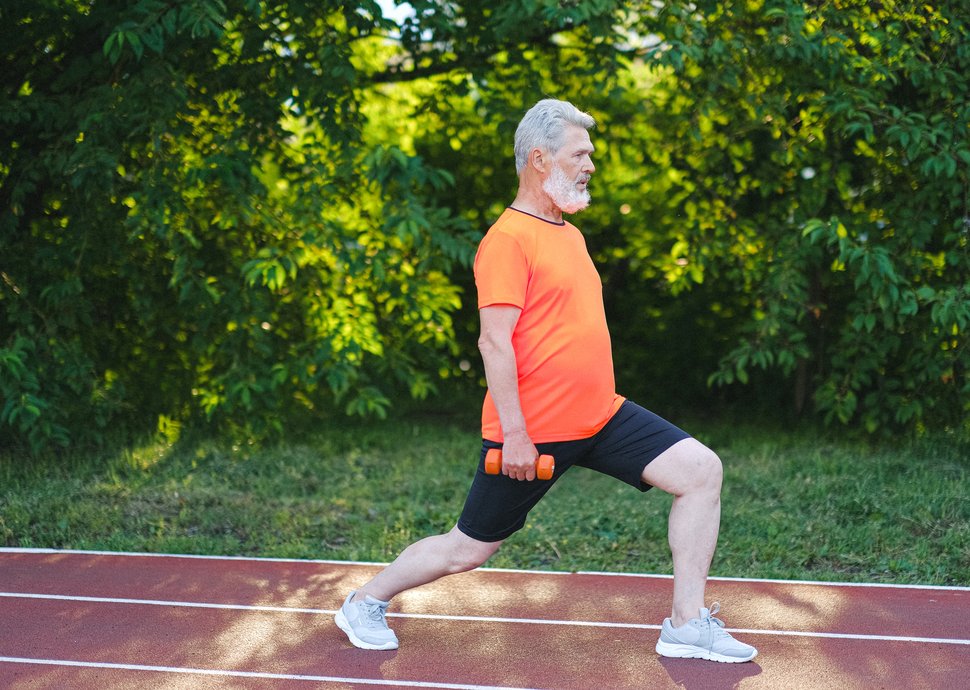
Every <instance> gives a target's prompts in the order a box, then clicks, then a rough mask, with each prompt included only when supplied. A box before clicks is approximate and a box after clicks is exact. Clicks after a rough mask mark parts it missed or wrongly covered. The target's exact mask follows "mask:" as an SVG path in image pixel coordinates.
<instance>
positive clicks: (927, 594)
mask: <svg viewBox="0 0 970 690" xmlns="http://www.w3.org/2000/svg"><path fill="white" fill-rule="evenodd" d="M378 567H379V566H378V565H375V564H363V563H345V562H333V561H296V560H276V559H243V558H220V557H189V556H169V555H146V554H114V553H100V552H82V551H52V550H30V549H0V688H3V689H7V688H10V689H17V690H22V689H27V688H30V689H35V688H58V689H60V688H68V689H71V690H87V689H97V690H114V689H116V688H126V689H127V688H151V689H153V690H154V689H156V688H158V689H164V690H169V689H176V688H178V689H182V688H193V689H194V688H243V689H250V688H260V689H263V688H282V689H284V690H296V689H298V688H299V689H303V688H321V689H326V690H331V689H338V688H339V689H347V688H354V689H361V690H363V689H372V688H375V687H377V688H400V689H402V690H403V689H405V688H408V689H410V688H439V689H453V690H462V689H464V690H492V689H495V688H520V689H521V688H524V689H529V690H574V689H575V690H624V689H626V688H691V689H693V690H702V689H707V688H714V689H721V688H725V689H726V688H745V689H747V688H771V689H772V690H774V689H776V688H826V689H831V688H835V689H839V690H842V689H846V690H852V689H854V688H860V689H862V688H864V689H865V690H870V689H873V688H887V689H888V688H892V689H896V688H905V689H907V690H908V689H918V688H941V689H946V690H957V689H958V688H970V639H968V638H970V623H968V621H970V587H913V586H880V585H835V584H828V583H808V582H785V581H765V580H742V579H730V578H715V579H712V580H711V582H710V584H709V586H708V593H709V600H710V601H714V600H719V601H720V602H721V603H722V605H723V611H722V617H723V618H724V619H725V622H726V623H727V625H728V629H729V630H732V631H733V632H736V633H737V635H738V636H739V637H741V638H742V639H743V640H745V641H747V642H750V643H752V644H754V645H755V646H756V647H758V649H759V652H760V653H759V655H758V657H757V658H756V659H755V660H754V662H750V663H746V664H716V663H712V662H706V661H698V660H680V659H676V660H675V659H661V658H660V657H658V656H657V655H656V653H655V652H654V651H653V645H654V643H655V642H656V638H657V635H658V634H659V633H658V624H659V623H660V622H661V621H662V619H663V618H664V616H665V615H669V612H668V608H669V599H670V593H671V588H672V581H671V580H670V578H668V577H663V576H650V575H611V574H606V573H574V574H564V573H549V572H527V571H511V570H492V569H482V570H478V571H475V572H472V573H465V574H462V575H456V576H453V577H451V578H446V579H444V580H441V581H439V582H437V583H435V584H432V585H428V586H426V587H423V588H420V589H417V590H413V591H411V592H408V593H405V594H403V595H401V596H400V597H398V598H397V600H396V601H395V605H394V607H393V608H392V611H393V613H392V614H391V616H390V617H389V618H390V623H391V625H392V627H394V629H395V630H396V632H397V634H398V636H399V637H400V639H401V648H400V649H399V650H397V651H393V652H367V651H363V650H359V649H356V648H354V647H352V646H351V645H350V644H349V643H348V642H347V640H346V638H345V637H344V635H343V633H341V632H340V630H338V629H337V627H336V626H335V625H334V623H333V614H334V613H335V612H336V609H337V608H338V607H339V606H340V604H341V603H342V600H343V598H344V596H345V595H346V593H347V592H348V591H349V590H351V589H353V588H354V587H355V586H357V585H359V584H361V583H362V582H364V581H365V580H366V579H368V578H369V577H370V575H371V574H373V573H374V572H376V570H377V569H378Z"/></svg>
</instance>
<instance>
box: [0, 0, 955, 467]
mask: <svg viewBox="0 0 970 690" xmlns="http://www.w3.org/2000/svg"><path fill="white" fill-rule="evenodd" d="M410 6H411V7H412V8H413V14H411V15H409V16H408V17H407V18H406V19H404V20H403V21H402V22H401V23H400V25H398V24H395V23H393V22H391V21H389V20H387V19H385V18H384V17H383V16H382V14H381V9H380V7H379V6H378V5H377V3H375V2H364V3H355V4H353V5H349V4H346V3H338V2H332V1H324V2H314V3H306V2H284V3H267V2H262V1H260V0H189V1H186V2H180V3H168V2H162V1H161V0H138V1H137V2H130V3H119V2H107V3H76V2H62V1H60V0H43V1H41V2H36V3H6V4H4V6H3V7H2V8H0V40H2V41H3V44H4V45H5V46H7V47H8V56H7V58H6V61H5V63H4V64H5V69H4V70H3V71H2V74H0V392H2V395H3V399H2V403H3V404H2V407H0V432H2V433H3V434H4V435H5V436H6V437H7V438H9V440H10V442H12V443H18V444H21V445H26V446H29V447H31V448H33V449H35V450H40V449H42V448H43V447H44V446H46V445H49V444H53V445H68V444H70V443H78V442H87V441H92V442H97V441H99V440H103V438H104V437H105V435H106V434H107V433H108V432H109V431H112V432H114V431H119V430H120V431H125V430H127V431H129V432H137V431H138V430H141V429H145V428H154V427H155V426H156V425H157V423H158V420H159V419H160V418H162V419H174V420H179V421H201V422H205V423H208V424H211V425H213V426H214V427H217V428H223V429H230V430H234V431H235V432H237V433H241V434H242V435H246V436H250V437H254V438H257V437H258V438H264V437H271V436H273V435H277V434H279V432H280V431H281V430H283V428H284V420H287V419H295V418H297V417H301V416H309V417H310V418H312V419H315V420H320V419H323V418H327V417H328V416H330V415H331V414H334V413H337V414H344V413H350V414H362V415H376V416H383V415H386V414H387V411H388V410H389V408H390V406H391V404H392V402H393V401H396V400H399V399H401V398H405V397H415V398H418V399H420V398H422V397H423V396H426V395H429V394H431V393H433V392H434V390H435V389H436V385H437V384H438V383H439V382H440V379H441V378H442V377H449V378H454V377H465V378H466V379H468V380H471V381H477V379H478V376H477V374H476V371H475V370H472V371H471V372H468V373H463V372H462V371H461V370H459V368H458V366H457V362H458V361H459V360H460V359H462V358H463V359H466V360H469V361H477V353H476V352H475V348H474V340H475V331H476V329H477V315H476V314H475V309H474V299H473V298H470V297H469V296H470V295H472V294H473V292H472V290H473V283H472V281H471V276H470V271H469V270H468V264H469V261H470V258H471V256H472V252H473V250H474V246H475V242H476V239H477V238H478V237H479V236H480V234H481V232H483V231H484V230H485V228H486V227H487V226H488V225H489V224H490V222H491V221H492V219H494V217H495V216H496V215H497V213H498V212H499V210H500V209H501V207H502V205H503V204H505V203H507V202H508V201H509V200H510V199H511V197H512V194H513V193H514V186H515V178H514V175H513V172H512V162H511V140H512V135H513V131H514V127H515V124H516V122H517V121H518V118H519V117H520V116H521V113H522V112H523V111H524V110H525V109H526V108H527V107H529V106H530V105H531V104H532V103H533V102H534V101H535V100H536V99H537V98H538V97H540V96H543V95H549V96H555V97H561V98H566V99H569V100H572V101H574V102H576V103H577V104H579V105H580V106H581V107H583V108H584V109H588V110H589V111H591V112H592V113H593V114H594V116H595V117H596V118H597V120H598V122H599V125H600V126H599V129H598V130H597V131H596V132H595V137H594V139H595V143H596V146H597V154H596V162H597V165H598V168H599V171H598V173H597V175H596V177H595V178H594V187H593V190H594V193H595V201H596V203H595V204H594V205H593V206H592V207H591V209H590V210H589V211H587V212H586V213H584V215H583V216H582V217H581V218H580V219H579V220H578V221H577V222H579V223H580V224H581V226H582V228H583V230H584V233H585V234H586V235H587V238H588V243H589V246H590V249H591V251H592V253H593V255H594V258H595V259H596V260H597V262H598V264H599V266H600V268H601V272H602V273H603V275H604V279H605V288H606V294H607V302H608V305H609V309H610V310H611V312H612V313H611V324H612V328H613V335H614V344H615V349H616V360H617V369H618V377H619V379H620V382H621V386H623V390H624V392H630V393H632V394H638V393H639V392H640V391H639V390H638V388H637V387H638V386H640V387H642V389H645V390H647V391H648V392H649V393H650V394H651V395H656V391H658V390H664V391H672V392H671V393H670V394H668V395H665V396H663V398H664V399H662V400H660V401H659V402H660V403H661V405H663V406H667V405H669V404H672V405H673V406H674V407H677V406H681V407H696V406H697V405H702V404H708V403H709V402H710V400H711V399H712V398H715V397H716V398H718V399H719V400H723V401H727V402H730V401H731V400H743V399H745V398H746V397H756V398H762V399H765V400H770V403H768V404H769V405H771V406H773V407H777V405H775V403H776V401H778V400H780V399H781V397H784V398H785V399H786V400H789V401H793V402H792V403H789V404H792V405H793V407H794V408H795V410H796V411H801V410H802V409H803V408H805V409H807V408H808V407H809V405H810V404H813V405H814V408H815V409H816V410H817V411H818V412H819V413H820V414H821V415H822V416H823V417H824V418H825V419H828V420H830V421H832V422H834V423H845V424H848V425H851V426H853V427H858V428H863V429H867V430H870V431H874V430H879V429H883V430H893V429H900V428H909V429H924V428H928V427H931V426H940V427H950V428H955V427H959V426H960V425H961V424H964V425H965V423H966V419H967V418H968V414H967V413H968V411H970V408H968V405H970V388H968V387H970V382H968V379H967V364H968V357H970V355H968V350H967V328H968V325H970V295H968V289H967V285H968V284H970V248H968V232H970V230H968V225H967V218H968V217H970V210H968V208H970V201H968V187H970V184H968V177H970V174H968V171H970V143H968V142H970V137H968V125H970V123H968V121H967V118H968V112H970V107H968V95H967V92H968V86H967V81H966V78H965V75H966V74H967V73H970V64H968V62H970V49H968V48H967V45H966V41H963V40H962V37H963V36H964V35H965V34H966V33H967V18H966V13H965V12H963V11H961V5H960V4H959V3H956V2H945V3H938V4H934V5H917V4H908V3H903V4H901V5H899V4H897V5H893V6H892V7H891V8H890V7H886V6H882V5H870V4H867V3H861V2H851V1H845V2H842V1H840V2H835V3H827V4H822V5H819V6H817V7H816V6H812V7H808V6H805V5H803V4H801V3H796V2H794V1H793V0H752V2H747V3H741V4H738V3H724V2H714V1H709V2H708V1H705V2H698V3H692V4H679V3H666V4H664V5H662V6H659V7H658V6H655V5H650V4H636V3H634V4H632V5H631V4H630V3H620V2H611V1H606V0H602V1H600V0H598V1H596V2H559V1H558V0H528V1H526V0H521V1H517V2H509V3H498V4H495V3H486V2H478V1H474V2H472V1H468V2H460V3H455V2H448V3H443V2H437V1H435V0H421V1H420V2H413V3H410ZM611 300H614V301H611ZM621 302H622V303H621ZM684 341H686V345H687V347H682V346H681V343H682V342H684ZM464 368H465V369H467V366H466V367H464ZM684 371H689V372H690V373H689V374H687V375H684V374H683V373H682V372H684ZM711 371H714V373H713V375H711V373H710V372H711ZM479 373H480V372H479ZM708 380H709V381H710V383H714V384H724V385H727V384H733V383H741V384H745V383H747V384H748V387H749V388H751V389H752V392H751V393H746V392H744V391H740V392H739V391H738V390H736V389H735V387H733V386H730V387H727V388H725V389H723V390H720V391H718V392H716V393H714V394H712V393H710V392H709V391H708V390H707V388H706V384H707V382H708ZM670 395H672V396H673V399H670V400H668V399H666V398H668V397H669V396H670Z"/></svg>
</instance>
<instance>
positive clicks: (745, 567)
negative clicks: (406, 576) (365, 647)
mask: <svg viewBox="0 0 970 690" xmlns="http://www.w3.org/2000/svg"><path fill="white" fill-rule="evenodd" d="M698 427H700V428H698ZM690 428H692V429H693V430H694V432H695V433H696V435H697V436H698V438H700V439H701V440H703V441H705V442H706V443H708V445H710V446H711V447H712V448H715V449H716V450H717V451H718V452H719V454H720V455H721V458H722V460H723V462H724V466H725V488H724V493H723V508H722V511H723V517H722V525H721V537H720V542H719V546H718V551H717V554H716V555H715V559H714V563H713V566H712V574H715V575H730V576H742V577H769V578H785V579H822V580H833V581H870V582H872V581H876V582H896V583H921V584H943V585H947V584H948V585H957V584H961V585H966V584H968V583H970V497H968V492H967V489H966V487H967V486H968V482H967V479H968V476H967V475H968V470H970V442H968V441H967V440H966V439H962V440H961V439H956V438H949V437H934V438H927V439H923V440H920V441H911V442H903V443H897V444H891V445H890V444H887V445H870V444H866V443H862V442H859V441H850V440H844V439H842V440H839V439H832V438H825V437H821V436H818V435H817V434H812V433H808V432H780V431H770V432H769V431H765V430H758V429H754V428H749V429H744V428H742V429H738V428H736V427H726V426H720V427H719V426H717V425H706V427H705V426H704V425H697V426H696V427H695V426H691V427H690ZM478 444H479V440H478V437H477V435H476V434H475V426H474V422H473V421H472V422H469V420H461V421H458V420H456V418H454V417H451V418H444V419H435V418H428V417H421V418H418V417H415V418H410V419H398V420H395V421H389V422H384V423H381V424H379V425H377V426H373V425H365V424H363V423H361V422H347V423H343V424H341V425H340V427H339V428H334V429H329V430H326V431H321V432H319V433H317V434H315V435H312V436H307V437H305V438H303V439H302V440H300V441H298V442H292V443H289V444H280V445H277V446H275V447H271V448H262V449H260V448H256V447H251V446H245V445H243V446H239V445H235V446H234V445H229V444H225V443H220V442H217V441H213V440H205V441H195V442H190V441H187V440H185V441H181V442H176V443H170V442H168V441H166V440H164V439H161V438H159V439H156V440H154V441H152V442H150V443H146V444H143V445H140V446H138V447H132V448H127V449H124V450H122V451H120V452H117V453H115V454H113V455H110V456H107V455H104V454H100V455H97V454H92V455H86V456H84V455H78V456H74V457H69V458H60V459H57V460H54V459H47V460H41V461H35V462H32V463H29V464H26V463H20V462H16V460H15V458H10V457H6V458H0V486H2V489H0V544H2V545H6V546H22V547H56V548H71V549H104V550H115V551H148V552H169V553H212V554H224V555H255V556H272V557H293V558H327V559H347V560H364V561H388V560H391V559H393V557H394V556H395V555H396V554H397V553H398V552H399V551H400V550H401V549H402V548H403V547H405V546H406V545H407V544H409V543H411V542H412V541H414V540H416V539H418V538H421V537H423V536H426V535H428V534H432V533H436V532H442V531H445V530H448V529H449V528H450V527H451V526H452V525H453V523H454V520H455V519H456V517H457V515H458V513H459V512H460V510H461V506H462V502H463V499H464V495H465V491H466V489H467V487H468V484H469V482H470V480H471V476H472V472H473V469H472V468H473V467H474V463H475V461H476V459H477V453H478ZM670 500H671V499H670V497H669V496H667V495H665V494H663V493H661V492H659V491H650V492H648V493H647V494H640V493H639V492H637V491H635V490H632V489H630V488H629V487H627V486H625V485H622V484H620V483H618V482H616V481H614V480H611V479H609V478H606V477H602V476H599V475H596V474H594V473H591V472H587V471H585V470H581V469H577V470H574V471H571V472H570V473H569V474H567V475H566V476H565V477H564V478H563V479H562V480H561V481H560V482H559V483H558V484H557V485H556V486H555V487H554V488H553V489H552V491H551V492H550V494H549V495H548V497H547V499H546V500H544V501H543V502H541V503H540V504H539V506H538V507H537V508H536V509H535V511H534V512H533V514H532V516H531V517H530V520H529V523H528V524H527V526H526V528H525V529H524V530H523V531H522V532H520V533H519V534H517V535H516V536H514V537H513V538H512V539H510V540H509V541H508V542H507V543H506V545H505V546H504V547H503V549H502V550H501V551H500V552H499V553H498V554H497V555H496V556H495V557H494V558H493V560H492V561H490V563H489V565H491V566H497V567H516V568H543V569H552V570H580V569H581V570H608V571H614V572H654V573H669V572H670V555H669V551H668V547H667V541H666V524H667V511H668V510H669V507H670Z"/></svg>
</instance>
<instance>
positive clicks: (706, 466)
mask: <svg viewBox="0 0 970 690" xmlns="http://www.w3.org/2000/svg"><path fill="white" fill-rule="evenodd" d="M695 463H696V474H695V476H696V477H697V479H698V482H699V483H700V484H701V485H702V486H703V488H704V489H707V490H709V491H716V492H718V493H720V491H721V482H722V481H723V479H724V466H723V465H722V464H721V458H720V457H718V455H717V453H715V452H714V451H713V450H711V449H710V448H708V447H707V446H704V445H701V446H700V447H699V448H698V450H697V453H696V455H695Z"/></svg>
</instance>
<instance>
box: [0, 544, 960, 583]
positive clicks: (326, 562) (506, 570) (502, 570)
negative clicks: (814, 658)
mask: <svg viewBox="0 0 970 690" xmlns="http://www.w3.org/2000/svg"><path fill="white" fill-rule="evenodd" d="M4 553H12V554H15V553H22V554H40V555H43V554H63V555H68V556H70V555H79V556H118V557H125V558H190V559H199V560H210V561H248V562H253V563H297V564H299V563H302V564H307V563H310V564H319V565H346V566H363V567H384V566H386V565H387V563H379V562H375V561H337V560H326V559H314V558H255V557H252V556H218V555H207V554H178V553H138V552H133V551H95V550H84V549H34V548H25V547H0V555H2V554H4ZM478 570H480V571H482V572H492V573H521V574H525V575H560V576H561V575H602V576H604V577H634V578H646V579H655V580H673V579H674V576H673V575H658V574H655V573H610V572H602V571H597V570H523V569H519V568H478ZM707 579H708V580H709V581H711V582H764V583H768V584H778V585H815V586H820V587H876V588H881V589H931V590H933V589H936V590H946V591H953V592H970V587H964V586H957V585H906V584H893V583H891V582H826V581H824V580H778V579H771V578H759V577H751V578H748V577H721V576H711V577H709V578H707Z"/></svg>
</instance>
